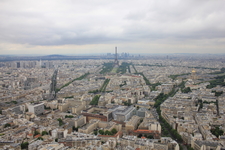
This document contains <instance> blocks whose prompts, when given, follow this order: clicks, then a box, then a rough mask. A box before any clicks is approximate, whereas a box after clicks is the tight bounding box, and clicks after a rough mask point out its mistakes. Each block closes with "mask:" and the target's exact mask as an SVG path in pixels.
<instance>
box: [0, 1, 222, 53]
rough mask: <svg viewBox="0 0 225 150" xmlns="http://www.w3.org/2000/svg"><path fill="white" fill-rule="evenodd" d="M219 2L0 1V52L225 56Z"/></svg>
mask: <svg viewBox="0 0 225 150" xmlns="http://www.w3.org/2000/svg"><path fill="white" fill-rule="evenodd" d="M224 18H225V1H224V0H110V1H109V0H39V1H37V0H36V1H34V0H0V21H1V23H0V54H78V53H114V49H115V46H117V47H118V52H119V53H121V52H129V53H225V19H224Z"/></svg>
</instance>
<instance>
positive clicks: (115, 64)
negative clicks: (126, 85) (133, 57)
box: [114, 47, 119, 67]
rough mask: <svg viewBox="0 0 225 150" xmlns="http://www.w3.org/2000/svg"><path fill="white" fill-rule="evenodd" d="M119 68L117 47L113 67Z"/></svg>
mask: <svg viewBox="0 0 225 150" xmlns="http://www.w3.org/2000/svg"><path fill="white" fill-rule="evenodd" d="M118 66H119V61H118V57H117V47H115V61H114V67H118Z"/></svg>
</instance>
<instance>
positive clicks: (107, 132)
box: [105, 130, 113, 135]
mask: <svg viewBox="0 0 225 150" xmlns="http://www.w3.org/2000/svg"><path fill="white" fill-rule="evenodd" d="M105 135H113V134H112V132H111V131H108V130H106V131H105Z"/></svg>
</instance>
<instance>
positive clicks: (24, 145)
mask: <svg viewBox="0 0 225 150" xmlns="http://www.w3.org/2000/svg"><path fill="white" fill-rule="evenodd" d="M28 145H29V143H28V142H24V143H21V145H20V147H21V149H28Z"/></svg>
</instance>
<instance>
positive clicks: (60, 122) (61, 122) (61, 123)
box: [57, 118, 63, 126]
mask: <svg viewBox="0 0 225 150" xmlns="http://www.w3.org/2000/svg"><path fill="white" fill-rule="evenodd" d="M57 120H58V121H59V126H61V125H63V121H62V119H61V118H58V119H57Z"/></svg>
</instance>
